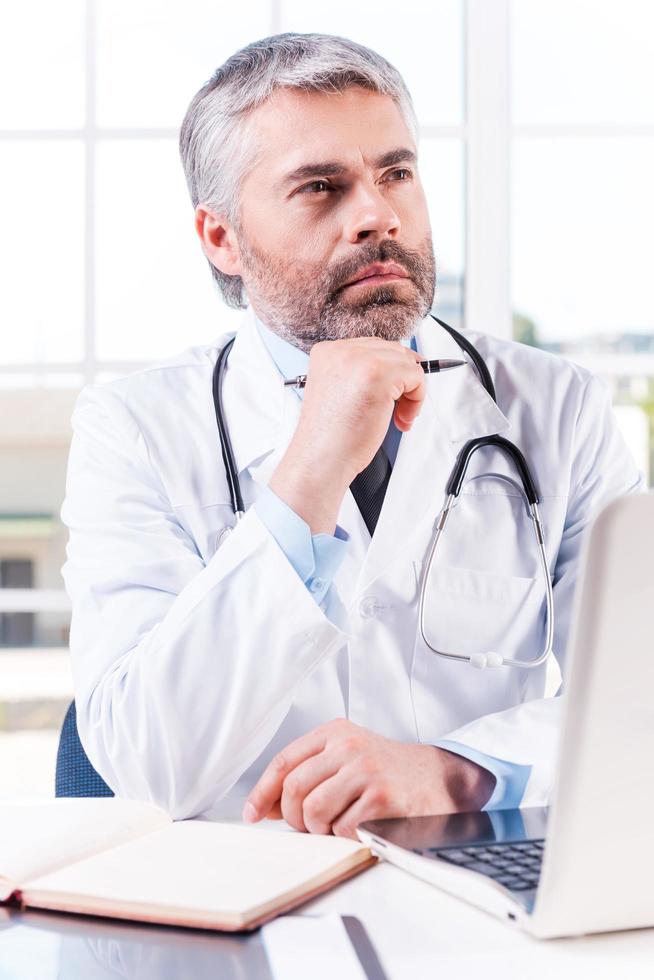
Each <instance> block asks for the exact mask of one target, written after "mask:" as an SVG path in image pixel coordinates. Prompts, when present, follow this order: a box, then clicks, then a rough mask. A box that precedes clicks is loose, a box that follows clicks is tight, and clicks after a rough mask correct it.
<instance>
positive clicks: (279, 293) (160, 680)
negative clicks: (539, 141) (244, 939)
mask: <svg viewBox="0 0 654 980" xmlns="http://www.w3.org/2000/svg"><path fill="white" fill-rule="evenodd" d="M180 146H181V153H182V161H183V164H184V168H185V172H186V176H187V181H188V184H189V188H190V192H191V197H192V201H193V205H194V207H195V227H196V231H197V233H198V235H199V238H200V241H201V244H202V248H203V250H204V253H205V255H206V257H207V259H208V260H209V263H210V265H211V270H212V273H213V275H214V277H215V279H216V281H217V283H218V286H219V287H220V289H221V291H222V293H223V296H224V298H225V299H226V301H227V302H228V303H229V304H230V305H232V306H240V305H244V304H245V297H247V301H248V303H249V312H248V318H247V319H246V321H245V322H244V324H243V326H242V327H241V329H240V330H239V332H238V334H237V337H236V341H235V343H234V346H233V349H232V350H231V353H230V356H229V360H228V366H227V369H226V373H225V377H224V382H223V389H222V400H223V405H224V412H225V417H226V421H227V426H228V429H229V434H230V438H231V442H232V445H233V450H234V455H235V461H236V466H237V470H238V474H239V479H240V482H241V488H242V493H243V497H244V502H245V511H246V513H245V516H244V517H243V519H242V520H240V521H238V522H236V521H235V518H234V514H233V512H232V508H231V506H230V495H229V490H228V484H227V480H226V477H225V470H224V466H223V462H222V459H221V454H220V448H219V443H218V436H217V429H216V420H215V416H214V409H213V402H212V373H213V368H214V364H215V363H216V360H217V356H218V353H219V351H220V349H221V348H222V346H223V345H224V343H225V342H226V340H227V339H228V335H225V336H222V337H220V338H218V339H217V341H216V342H215V343H212V344H209V345H208V346H200V347H191V348H189V349H188V350H186V351H184V352H183V353H182V354H180V355H179V356H177V357H174V358H172V359H170V360H168V361H165V362H162V363H158V364H154V365H152V366H151V367H149V368H146V369H143V370H140V371H138V372H136V373H134V374H132V375H130V376H129V377H126V378H124V379H121V380H118V381H113V382H110V383H107V384H102V385H90V386H87V387H86V388H85V389H84V390H83V391H82V393H81V395H80V397H79V399H78V402H77V405H76V409H75V413H74V416H73V427H74V437H73V442H72V446H71V451H70V459H69V469H68V479H67V493H66V499H65V502H64V505H63V507H62V512H61V513H62V518H63V520H64V521H65V523H66V524H67V526H68V528H69V532H70V538H69V545H68V551H67V561H66V563H65V565H64V567H63V569H62V571H63V575H64V578H65V582H66V588H67V590H68V592H69V594H70V596H71V598H72V602H73V617H72V629H71V652H72V657H73V671H74V682H75V694H76V701H77V719H78V726H79V731H80V736H81V738H82V742H83V744H84V747H85V749H86V751H87V753H88V755H89V757H90V759H91V761H92V763H93V764H94V766H95V767H96V768H97V770H98V771H99V772H100V774H101V775H102V776H103V778H104V779H105V780H106V781H107V783H108V784H109V785H110V786H111V787H112V788H113V789H114V790H115V792H116V793H117V794H118V795H120V796H123V797H128V798H136V799H143V800H149V801H152V802H154V803H157V804H160V805H161V806H163V807H165V808H166V809H167V810H169V811H170V812H171V813H172V815H173V816H174V817H177V818H182V817H189V816H192V815H197V814H206V815H208V816H218V815H222V814H224V813H225V812H227V811H229V809H230V807H231V809H232V811H233V810H234V808H235V807H237V808H238V811H239V812H240V810H241V808H242V807H243V804H244V802H245V806H244V810H243V815H244V817H245V819H247V820H251V821H256V820H259V819H261V818H263V817H266V816H280V815H281V816H283V817H285V818H286V819H287V820H288V821H289V822H290V823H291V824H292V825H293V826H294V827H297V828H299V829H303V830H308V831H311V832H319V833H329V832H333V833H336V834H343V835H353V834H354V828H355V827H356V825H357V823H359V822H360V821H362V820H365V819H371V818H375V817H382V816H393V815H404V814H411V815H415V814H422V813H435V812H445V811H451V810H464V809H476V808H481V807H483V806H487V807H495V806H502V805H503V806H511V805H517V804H519V803H524V804H525V805H535V804H541V803H544V802H546V801H547V799H548V794H549V791H550V787H551V785H552V779H553V776H554V763H555V751H556V734H557V725H558V715H559V711H558V708H559V702H558V700H557V699H556V698H546V697H544V693H545V681H546V671H547V667H546V665H543V666H542V667H538V668H536V669H533V670H528V669H524V668H511V667H500V668H497V669H494V670H486V671H481V670H475V669H474V668H473V667H471V666H470V665H468V664H465V663H459V662H455V661H450V660H446V659H444V658H442V657H439V656H437V655H436V654H434V653H433V652H432V650H431V649H430V646H429V645H428V644H427V643H425V642H424V640H423V639H422V637H421V635H420V632H419V630H418V617H417V610H418V597H419V589H418V586H419V583H420V579H421V571H422V567H423V563H424V561H425V556H426V553H427V549H428V547H429V543H430V540H431V536H432V531H433V524H434V519H435V517H436V515H437V514H438V513H439V511H440V509H441V507H442V505H443V500H444V494H445V486H446V483H447V479H448V476H449V474H450V471H451V469H452V466H453V464H454V461H455V459H456V456H457V453H458V451H459V449H460V448H461V446H462V445H463V443H464V442H465V441H466V440H468V439H470V438H473V437H477V436H483V435H488V434H492V433H501V434H504V435H506V436H507V437H508V438H510V439H511V440H512V441H513V442H514V443H516V444H517V445H518V446H519V447H520V448H521V449H522V451H523V453H524V454H525V456H526V457H527V460H528V462H529V464H530V466H531V468H532V471H533V473H534V476H535V479H536V482H537V486H538V491H539V495H540V500H541V504H540V509H541V515H542V518H543V522H544V529H545V536H546V548H547V561H548V566H549V572H550V575H551V580H552V583H553V587H554V602H555V633H554V652H555V654H556V658H557V660H558V662H559V664H560V665H561V667H562V668H564V655H565V646H566V637H567V633H568V626H569V622H570V609H571V600H572V594H573V587H574V583H575V577H576V574H577V567H578V560H579V551H580V546H581V543H582V540H583V536H584V535H583V532H584V528H585V527H586V526H587V525H588V522H589V521H590V520H591V518H592V517H593V515H594V514H595V512H596V511H597V510H598V508H600V507H601V506H602V505H604V504H605V503H607V502H608V501H609V500H611V499H612V498H614V497H616V496H617V495H619V494H623V493H627V492H631V491H635V490H638V489H641V488H642V478H641V476H640V475H639V473H638V472H637V470H636V467H635V465H634V463H633V461H632V459H631V458H630V456H629V454H628V452H627V449H626V448H625V445H624V443H623V441H622V439H621V437H620V435H619V434H618V431H617V429H616V425H615V421H614V419H613V416H612V414H611V408H610V399H609V395H608V393H607V391H606V389H605V388H604V386H603V385H602V384H600V382H598V381H597V380H596V379H595V378H593V377H592V376H591V375H590V374H589V373H588V372H586V371H584V370H583V369H582V368H579V367H577V366H575V365H573V364H570V363H568V362H566V361H564V360H562V359H559V358H556V357H553V356H551V355H549V354H546V353H543V352H541V351H538V350H534V349H531V348H529V347H525V346H521V345H520V344H516V343H512V342H508V341H503V340H498V339H496V338H494V337H492V336H490V335H487V334H485V333H478V332H476V330H475V331H469V332H468V333H467V336H468V337H469V339H470V340H472V342H473V343H474V344H475V345H476V347H477V349H478V350H479V352H480V353H481V355H482V356H483V357H484V359H485V361H486V364H487V366H488V368H489V370H490V374H491V377H492V379H493V381H494V384H495V388H496V392H497V402H498V404H495V402H494V401H493V399H492V398H491V397H490V395H489V394H488V393H487V392H486V390H485V389H484V387H483V386H482V384H481V383H480V381H479V378H478V376H477V374H476V373H475V371H474V369H473V368H472V367H471V366H470V365H469V364H468V365H466V366H465V367H461V368H458V369H456V370H452V371H450V372H448V373H443V374H439V375H434V376H430V375H425V374H424V373H423V372H422V370H421V368H420V366H419V364H418V361H419V360H420V359H421V358H422V359H430V358H441V357H444V358H452V357H453V358H461V350H460V348H459V346H458V345H457V344H456V343H455V341H454V340H453V339H452V338H451V337H450V335H449V334H448V333H447V332H446V331H445V330H444V329H443V328H442V327H440V326H439V325H438V324H437V323H436V322H435V321H434V320H433V319H431V318H430V317H429V316H428V311H429V310H430V308H431V306H432V302H433V299H434V291H435V281H436V280H435V262H434V256H433V251H432V243H431V234H430V225H429V219H428V214H427V207H426V203H425V196H424V192H423V188H422V184H421V181H420V172H419V166H418V156H417V153H418V151H417V145H416V127H415V118H414V115H413V110H412V107H411V101H410V97H409V94H408V92H407V90H406V87H405V85H404V83H403V81H402V79H401V77H400V76H399V75H398V73H397V72H396V71H395V69H393V68H392V66H390V65H389V64H388V62H386V61H385V60H384V59H383V58H381V57H380V56H379V55H377V54H375V53H374V52H372V51H370V50H368V49H366V48H363V47H361V46H359V45H356V44H354V43H352V42H350V41H345V40H343V39H339V38H332V37H327V36H321V35H279V36H276V37H273V38H268V39H266V40H265V41H262V42H258V43H255V44H252V45H250V46H249V47H248V48H245V49H244V50H242V51H240V52H238V53H237V54H235V55H234V56H233V57H232V58H230V59H229V60H228V61H227V62H226V63H225V64H224V65H223V66H222V67H221V68H220V69H219V70H218V71H217V72H216V74H215V75H214V77H213V78H212V79H211V80H210V81H209V82H208V83H207V84H206V85H205V86H204V87H203V88H202V89H201V90H200V92H198V94H197V95H196V97H195V98H194V100H193V102H192V103H191V106H190V107H189V110H188V112H187V115H186V118H185V120H184V123H183V126H182V132H181V139H180ZM145 229H146V230H147V223H146V225H145ZM144 247H147V239H145V241H144ZM555 258H556V257H555V256H553V260H554V261H553V268H552V275H553V277H554V276H555V275H556V269H555ZM180 288H182V287H181V284H180ZM477 326H479V327H482V328H484V329H488V330H490V331H492V329H493V326H494V325H493V324H492V323H489V324H479V325H475V327H477ZM189 330H190V333H189V336H191V333H192V327H190V328H189ZM305 373H306V374H307V375H308V379H309V380H308V383H307V386H306V388H305V389H304V390H303V391H298V390H295V389H292V388H284V386H283V384H282V380H283V378H284V377H286V378H288V377H293V376H295V375H298V374H305ZM380 447H381V448H382V452H381V453H380V452H379V450H380ZM380 466H381V480H379V481H377V482H376V483H375V484H374V487H373V489H372V497H370V495H369V497H368V500H367V502H362V498H361V497H360V495H359V494H357V495H356V499H355V494H354V492H353V491H354V489H355V488H356V486H357V484H356V483H355V482H354V481H355V479H356V478H357V475H358V474H360V473H361V472H362V471H365V473H366V474H367V476H366V477H365V479H368V478H370V480H372V481H373V483H374V473H373V471H376V472H377V473H379V467H380ZM391 467H392V469H391ZM483 474H486V475H485V476H483ZM515 475H516V474H515V471H514V470H512V464H511V463H510V462H509V461H508V460H507V458H506V457H505V456H504V455H502V454H501V453H499V452H498V451H497V450H496V449H494V448H490V447H486V448H485V449H483V450H481V451H479V452H477V453H476V454H475V456H474V457H473V460H472V462H471V464H470V467H469V471H468V474H467V479H468V482H467V483H466V486H465V489H464V491H463V493H462V495H461V497H460V499H459V503H458V505H457V507H456V510H455V512H454V513H453V516H452V517H451V518H450V523H449V524H448V528H447V532H446V533H445V534H444V536H443V539H442V545H441V546H440V547H439V552H438V557H437V558H436V560H435V562H434V566H433V569H432V573H431V576H430V577H429V581H428V583H427V600H426V603H427V604H426V617H425V625H426V632H427V638H428V640H429V641H430V643H431V644H432V645H433V646H437V647H438V648H439V649H441V650H455V651H460V652H463V653H474V652H476V651H481V650H498V651H500V652H501V653H503V654H504V655H505V656H518V657H521V658H523V659H534V658H535V657H537V656H538V654H539V652H540V651H541V649H542V647H543V634H544V629H545V617H544V585H543V581H542V579H541V577H540V572H539V567H538V552H537V549H536V546H535V542H534V536H533V528H532V525H531V522H530V520H529V518H528V515H527V514H526V510H525V507H524V504H523V501H522V498H521V497H520V496H519V494H518V493H517V491H515V489H514V488H513V487H512V485H511V484H509V483H507V482H506V481H504V480H501V479H500V478H499V477H502V476H509V477H512V478H513V477H515ZM351 486H352V489H350V487H351ZM357 501H358V502H357ZM229 529H231V531H230V530H229ZM616 656H619V653H617V654H616Z"/></svg>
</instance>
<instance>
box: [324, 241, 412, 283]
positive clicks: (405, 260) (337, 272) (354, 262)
mask: <svg viewBox="0 0 654 980" xmlns="http://www.w3.org/2000/svg"><path fill="white" fill-rule="evenodd" d="M375 262H397V264H398V265H401V266H403V267H404V268H405V269H406V271H407V273H408V274H409V277H410V278H411V279H414V280H418V281H419V280H420V279H421V278H422V276H423V274H424V273H423V268H424V258H423V257H422V256H421V255H420V253H419V252H414V251H413V250H412V249H408V248H404V247H403V246H402V245H398V243H397V242H394V241H392V240H391V239H385V240H384V241H382V242H380V243H378V244H376V243H374V242H371V243H370V245H362V246H360V247H359V249H358V250H357V254H356V255H353V256H352V257H351V258H347V259H341V261H340V262H338V263H336V264H335V265H334V266H333V267H332V268H331V269H330V270H329V272H328V278H327V287H328V289H329V293H330V295H332V296H335V295H337V294H338V293H340V292H341V290H343V289H344V288H345V286H346V284H347V282H348V281H349V280H350V279H352V278H353V277H354V276H355V275H356V274H357V272H359V271H360V270H361V269H365V268H366V266H369V265H372V264H373V263H375Z"/></svg>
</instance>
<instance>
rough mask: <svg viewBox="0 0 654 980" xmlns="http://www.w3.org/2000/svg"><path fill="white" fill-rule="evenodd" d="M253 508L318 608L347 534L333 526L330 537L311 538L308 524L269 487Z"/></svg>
mask: <svg viewBox="0 0 654 980" xmlns="http://www.w3.org/2000/svg"><path fill="white" fill-rule="evenodd" d="M254 508H255V510H256V512H257V514H258V516H259V517H260V518H261V520H262V521H263V523H264V524H265V525H266V527H267V528H268V530H269V531H270V533H271V534H272V536H273V537H274V539H275V541H276V542H277V544H278V545H279V547H280V548H281V549H282V551H283V552H284V554H285V555H286V557H287V558H288V560H289V562H290V563H291V565H292V566H293V568H294V569H295V571H296V572H297V574H298V575H299V576H300V578H301V579H302V581H303V582H304V584H305V585H306V587H307V588H308V590H309V592H311V594H312V595H313V597H314V598H315V600H316V602H317V603H318V604H319V605H320V603H321V602H322V601H323V599H324V598H325V596H326V594H327V592H328V590H329V587H330V585H331V584H332V581H333V579H334V576H335V575H336V572H337V571H338V569H339V567H340V564H341V562H342V561H343V559H344V557H345V552H346V551H347V545H348V541H349V540H350V536H349V534H348V533H347V532H346V531H344V530H343V528H342V527H339V526H338V525H336V530H335V532H334V534H333V535H332V534H325V533H324V532H323V533H320V534H313V535H312V534H311V529H310V527H309V525H308V524H307V522H306V521H304V520H302V518H301V517H300V516H299V514H296V513H295V511H294V510H293V509H292V508H291V507H289V506H288V504H287V503H285V501H283V500H282V499H281V498H280V497H278V496H277V494H276V493H274V491H273V490H271V489H270V487H264V489H263V491H262V493H261V494H260V495H259V497H258V498H257V500H256V503H255V504H254Z"/></svg>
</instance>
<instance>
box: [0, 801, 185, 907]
mask: <svg viewBox="0 0 654 980" xmlns="http://www.w3.org/2000/svg"><path fill="white" fill-rule="evenodd" d="M169 824H170V817H169V816H168V815H167V814H166V813H164V811H163V810H160V809H158V808H157V807H154V806H150V805H148V804H144V803H134V802H132V801H130V800H117V799H97V800H93V799H72V800H67V799H60V800H47V801H45V800H44V801H43V802H29V803H4V804H2V805H0V877H2V878H6V879H8V880H9V881H10V882H13V883H14V884H17V885H22V884H24V883H25V881H27V880H28V879H29V878H33V877H34V876H35V875H43V874H45V873H47V872H50V871H52V870H54V869H55V868H58V867H61V866H62V865H64V864H69V863H70V862H71V861H77V860H79V859H80V858H84V857H86V856H87V855H90V854H94V853H96V852H97V851H99V850H102V849H103V848H105V847H112V846H113V845H115V844H122V843H123V842H124V841H127V840H131V839H133V838H135V837H138V836H139V835H140V834H145V833H148V832H149V831H152V830H156V829H157V828H159V827H163V826H166V825H169ZM0 897H2V896H0Z"/></svg>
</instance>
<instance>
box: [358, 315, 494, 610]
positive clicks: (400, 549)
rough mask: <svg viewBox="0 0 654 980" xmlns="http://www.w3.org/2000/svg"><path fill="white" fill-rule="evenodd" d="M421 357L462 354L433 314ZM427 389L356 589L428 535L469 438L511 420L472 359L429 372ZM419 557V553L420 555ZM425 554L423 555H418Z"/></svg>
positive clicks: (420, 333) (420, 335) (421, 335)
mask: <svg viewBox="0 0 654 980" xmlns="http://www.w3.org/2000/svg"><path fill="white" fill-rule="evenodd" d="M416 339H417V346H418V352H419V353H420V354H422V355H423V359H435V358H440V357H452V358H458V359H460V358H462V357H463V356H464V355H463V354H462V352H461V349H460V347H459V346H458V344H457V343H456V341H455V340H453V338H452V337H450V335H449V334H448V333H447V332H446V331H445V330H444V329H443V328H442V327H441V326H440V325H439V324H437V323H436V322H435V321H434V320H432V319H431V317H426V318H425V319H424V320H423V321H422V322H421V324H420V326H419V328H418V330H417V332H416ZM426 384H427V394H426V397H425V401H424V403H423V406H422V409H421V411H420V414H419V415H418V418H417V419H416V421H415V422H414V424H413V426H412V428H411V430H410V431H409V432H406V433H404V434H403V435H402V439H401V441H400V447H399V450H398V454H397V458H396V460H395V465H394V467H393V472H392V475H391V479H390V482H389V485H388V489H387V491H386V497H385V499H384V505H383V507H382V511H381V514H380V516H379V521H378V523H377V527H376V528H375V533H374V536H373V538H372V540H371V542H370V546H369V548H368V552H367V554H366V558H365V561H364V563H363V568H362V570H361V574H360V578H359V582H358V591H359V592H360V591H363V590H364V589H365V588H367V587H368V586H369V585H370V584H371V582H373V581H374V580H375V579H376V578H377V577H378V576H379V575H380V574H382V572H383V571H384V570H385V569H386V568H387V567H388V566H389V564H390V563H392V562H393V561H395V560H396V559H397V558H398V556H399V555H400V554H403V553H405V552H406V551H407V550H408V549H411V548H412V547H413V548H414V549H415V547H416V545H417V542H418V541H419V540H421V538H422V539H424V532H425V524H426V523H429V522H431V523H433V522H434V520H435V518H436V516H437V515H438V513H439V512H440V510H441V507H442V506H443V502H444V500H445V486H446V484H447V480H448V478H449V475H450V473H451V470H452V467H453V465H454V462H455V460H456V457H457V455H458V453H459V450H460V449H461V447H462V446H463V444H464V443H465V442H467V440H468V439H472V438H476V437H478V436H485V435H491V434H494V433H499V432H505V431H506V430H507V429H509V428H510V423H509V420H508V419H507V418H506V416H505V415H504V413H503V412H501V411H500V409H499V408H498V407H497V405H496V404H495V402H494V401H493V399H492V398H491V397H490V395H489V394H488V393H487V391H486V389H485V388H484V387H483V385H482V384H481V382H480V381H479V379H478V376H477V374H476V371H475V369H474V367H473V366H472V365H471V364H468V365H467V366H466V367H462V368H455V369H454V370H452V371H446V372H443V373H442V374H438V375H432V376H427V378H426ZM416 557H417V556H416ZM420 558H422V555H420Z"/></svg>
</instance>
